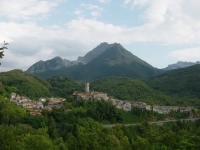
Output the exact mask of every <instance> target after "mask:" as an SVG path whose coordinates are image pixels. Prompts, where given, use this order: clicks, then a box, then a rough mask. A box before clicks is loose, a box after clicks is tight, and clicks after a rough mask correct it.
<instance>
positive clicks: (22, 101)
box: [10, 83, 194, 115]
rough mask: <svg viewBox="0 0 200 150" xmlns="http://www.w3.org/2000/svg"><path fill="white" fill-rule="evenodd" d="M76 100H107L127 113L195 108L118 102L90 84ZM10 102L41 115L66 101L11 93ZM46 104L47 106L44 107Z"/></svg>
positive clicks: (189, 109)
mask: <svg viewBox="0 0 200 150" xmlns="http://www.w3.org/2000/svg"><path fill="white" fill-rule="evenodd" d="M73 96H74V100H78V99H80V98H82V99H84V100H90V99H96V100H105V101H108V102H110V103H111V104H112V105H114V106H115V107H116V108H118V109H123V110H125V111H131V110H132V109H133V108H139V109H146V110H152V111H155V112H158V113H159V114H169V113H170V112H171V111H172V110H173V111H178V110H179V111H180V112H182V113H190V112H191V111H192V109H194V108H193V107H190V106H188V107H179V106H159V105H147V104H146V103H144V102H131V101H128V100H118V99H115V98H113V97H112V96H111V97H108V96H107V93H103V92H96V91H90V90H89V83H86V84H85V92H83V93H80V92H77V91H75V92H74V93H73ZM10 101H11V102H14V103H15V104H16V105H19V106H22V107H23V108H26V109H27V110H30V115H36V114H41V111H42V109H48V110H51V109H52V107H57V108H60V107H61V106H62V105H63V102H65V101H66V99H64V98H40V99H39V100H38V101H32V100H30V99H29V98H28V97H25V96H20V95H18V94H16V93H11V95H10ZM44 103H46V105H45V106H44Z"/></svg>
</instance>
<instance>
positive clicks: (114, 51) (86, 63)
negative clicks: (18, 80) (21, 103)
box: [27, 43, 164, 81]
mask: <svg viewBox="0 0 200 150" xmlns="http://www.w3.org/2000/svg"><path fill="white" fill-rule="evenodd" d="M27 72H30V73H34V74H36V75H38V76H40V77H51V76H55V75H59V76H68V77H71V78H73V79H75V80H82V81H83V80H84V81H90V80H94V79H97V78H102V77H107V76H125V77H134V78H148V77H154V76H156V75H158V74H161V73H163V72H164V71H163V70H160V69H157V68H154V67H153V66H151V65H150V64H148V63H146V62H145V61H143V60H141V59H140V58H138V57H137V56H135V55H133V54H132V53H131V52H129V51H127V50H126V49H125V48H124V47H123V46H122V45H121V44H119V43H114V44H108V43H101V44H100V45H99V46H97V47H96V48H94V49H93V50H92V51H90V52H88V53H87V54H86V55H85V56H84V57H79V58H78V60H77V61H73V62H70V61H68V60H63V59H62V58H60V57H56V58H54V59H52V60H48V61H46V62H43V61H39V62H37V63H35V64H34V65H32V66H31V67H30V68H29V69H28V70H27Z"/></svg>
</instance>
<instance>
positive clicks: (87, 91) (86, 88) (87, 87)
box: [85, 82, 90, 93]
mask: <svg viewBox="0 0 200 150" xmlns="http://www.w3.org/2000/svg"><path fill="white" fill-rule="evenodd" d="M89 92H90V84H89V82H87V83H86V84H85V93H89Z"/></svg>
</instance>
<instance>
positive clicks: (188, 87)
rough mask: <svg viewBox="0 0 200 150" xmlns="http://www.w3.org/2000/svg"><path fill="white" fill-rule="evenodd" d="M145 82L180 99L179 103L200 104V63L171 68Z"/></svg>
mask: <svg viewBox="0 0 200 150" xmlns="http://www.w3.org/2000/svg"><path fill="white" fill-rule="evenodd" d="M144 82H145V83H146V84H147V85H148V86H149V87H150V88H152V89H154V90H156V91H161V92H163V93H165V94H167V95H169V96H173V97H175V98H177V99H179V101H177V103H179V105H193V106H199V105H200V88H199V87H200V65H194V66H191V67H188V68H182V69H176V70H171V71H168V72H166V73H164V74H163V75H160V76H158V77H155V78H152V79H148V80H144Z"/></svg>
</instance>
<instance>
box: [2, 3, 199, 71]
mask: <svg viewBox="0 0 200 150" xmlns="http://www.w3.org/2000/svg"><path fill="white" fill-rule="evenodd" d="M0 6H1V9H0V46H1V45H2V46H3V41H4V40H5V41H6V42H9V46H8V50H6V51H5V57H4V58H3V59H1V60H0V61H1V66H0V72H1V71H8V70H11V69H16V68H18V69H23V70H26V69H28V67H30V66H31V65H32V64H34V63H35V62H37V61H39V60H48V59H52V58H54V57H56V56H61V57H62V58H65V59H68V60H76V59H77V57H78V56H84V55H85V54H86V53H87V52H88V51H90V50H92V49H93V48H95V47H96V46H97V45H99V44H100V43H102V42H108V43H114V42H117V43H121V44H122V45H123V46H124V47H125V48H126V49H127V50H129V51H131V52H132V53H133V54H134V55H136V56H138V57H139V58H141V59H143V60H145V61H146V62H148V63H149V64H151V65H152V66H154V67H157V68H164V67H166V66H167V65H168V64H172V63H175V62H177V61H193V62H195V61H200V15H199V14H200V9H199V8H200V1H199V0H0Z"/></svg>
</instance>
